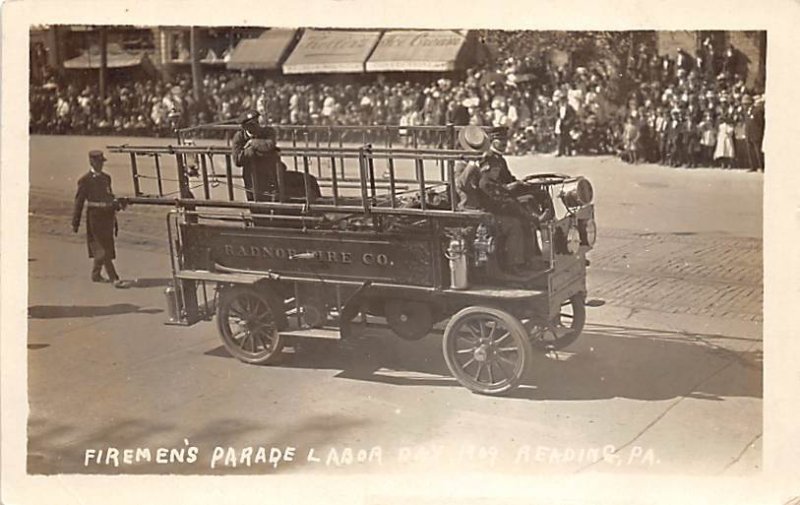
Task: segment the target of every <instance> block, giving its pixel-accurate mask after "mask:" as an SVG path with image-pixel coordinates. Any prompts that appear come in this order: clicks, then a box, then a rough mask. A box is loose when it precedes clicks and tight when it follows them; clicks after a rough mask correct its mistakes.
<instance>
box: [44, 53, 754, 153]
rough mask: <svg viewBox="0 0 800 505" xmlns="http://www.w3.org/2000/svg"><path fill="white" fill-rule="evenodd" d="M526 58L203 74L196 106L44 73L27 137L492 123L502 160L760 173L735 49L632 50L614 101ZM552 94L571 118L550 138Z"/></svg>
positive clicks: (573, 71)
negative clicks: (613, 158) (258, 121)
mask: <svg viewBox="0 0 800 505" xmlns="http://www.w3.org/2000/svg"><path fill="white" fill-rule="evenodd" d="M515 45H516V46H519V41H516V42H513V44H511V45H510V47H514V46H515ZM520 47H521V46H520ZM532 51H533V50H532V49H531V52H528V53H527V55H526V56H524V57H515V56H508V57H505V54H510V53H511V52H513V51H511V50H510V49H507V50H506V51H505V52H504V53H503V54H504V55H503V57H502V58H501V59H500V60H499V62H497V63H494V64H486V65H483V66H481V67H476V68H473V69H470V70H467V71H466V72H463V73H461V74H459V75H458V76H456V75H455V74H448V75H447V76H444V77H442V76H435V77H427V78H424V77H418V76H417V77H416V78H414V79H413V80H406V79H405V78H404V77H403V74H396V76H395V77H393V76H392V75H391V74H389V75H384V76H381V77H379V78H377V79H374V78H370V79H369V80H367V78H366V77H364V76H360V77H356V78H353V79H351V80H347V81H344V80H340V79H337V80H336V81H335V82H334V81H331V82H320V80H319V79H317V78H309V79H306V80H303V79H300V78H297V77H292V78H282V77H264V76H257V75H254V74H247V73H237V72H226V71H216V72H209V73H206V75H205V76H204V78H203V93H202V98H201V99H200V100H195V98H194V96H193V94H192V89H191V79H190V77H189V76H188V75H184V76H181V75H179V76H177V77H176V78H174V79H173V80H172V81H166V80H140V81H135V82H125V81H122V82H117V83H116V84H112V85H111V87H110V89H109V90H108V92H107V94H106V95H107V98H106V99H105V100H101V99H100V98H99V92H98V88H97V85H96V84H94V83H90V84H87V85H85V86H79V85H76V83H75V82H74V81H71V82H67V83H64V84H62V83H60V82H59V81H58V80H57V78H56V77H53V76H45V77H44V78H43V79H42V81H41V82H40V83H32V85H31V92H30V97H31V120H30V127H31V131H32V132H34V133H54V134H67V133H69V134H131V135H156V136H168V135H171V134H172V133H171V132H172V129H173V128H174V127H175V126H176V125H190V124H198V123H208V122H215V121H224V120H230V119H232V118H236V117H239V116H240V115H242V114H243V113H244V112H245V111H248V110H252V109H255V110H258V111H259V112H260V113H261V114H262V116H263V117H264V118H267V119H268V121H269V122H270V123H273V124H280V125H293V124H294V125H297V124H314V125H331V126H332V125H361V126H364V125H399V126H401V127H402V126H414V125H431V126H432V125H445V124H454V125H466V124H474V125H482V126H495V127H500V126H502V127H506V128H508V132H509V140H510V142H509V150H510V152H511V153H512V154H526V153H532V152H552V151H553V150H554V149H555V148H556V145H557V144H558V142H559V138H557V137H559V136H565V139H561V140H562V141H564V140H566V142H567V144H568V149H566V154H575V153H580V154H602V153H605V154H608V153H614V154H618V155H620V156H621V157H623V159H625V160H626V161H629V162H633V163H636V162H639V161H647V162H661V163H665V164H670V165H673V166H679V165H686V166H697V165H704V166H707V165H712V164H718V165H720V166H726V167H727V166H739V167H745V166H746V167H752V168H756V167H761V166H763V165H762V164H761V161H760V160H761V159H762V158H760V142H761V137H762V136H763V107H761V106H762V105H763V95H760V96H758V95H756V94H754V93H753V90H749V89H747V87H746V86H745V84H744V82H745V76H746V70H747V65H746V62H742V55H741V54H740V53H738V52H737V51H736V50H735V48H733V47H729V48H727V49H726V50H725V51H724V52H722V54H719V55H717V54H716V53H715V48H714V47H713V46H712V45H711V44H710V43H704V44H703V46H702V48H701V49H700V50H699V51H698V53H697V54H696V55H694V56H690V55H689V54H687V53H685V52H684V51H678V53H677V54H676V55H675V56H673V57H667V56H660V55H658V54H657V53H656V52H655V51H654V50H653V49H652V48H648V47H647V46H642V47H640V48H638V50H637V51H632V52H631V55H630V57H629V59H628V61H627V65H625V66H624V68H622V69H621V71H622V72H621V74H622V78H623V79H622V82H625V83H627V88H626V90H627V93H626V96H627V100H626V101H625V100H623V101H622V102H623V103H618V102H619V99H618V98H615V95H616V96H617V97H618V96H619V94H618V93H611V92H610V91H609V85H610V81H611V79H610V75H609V74H610V72H609V70H608V67H607V66H606V65H604V64H603V62H599V61H598V62H597V64H596V65H593V66H589V65H587V66H578V67H574V68H573V67H570V66H568V65H564V66H556V65H554V64H552V63H551V60H550V58H547V57H546V52H540V53H534V52H532ZM398 76H399V77H398ZM616 77H618V76H616ZM618 82H619V81H618ZM618 82H617V83H616V84H615V85H618ZM559 96H563V97H566V103H567V104H568V105H569V107H571V108H572V109H574V112H575V113H576V114H575V116H576V117H577V118H578V121H576V122H575V123H574V125H573V126H572V127H571V128H570V129H569V131H563V132H559V133H556V132H557V131H558V129H559V128H558V127H557V123H558V117H559V107H560V105H559V100H558V97H559ZM624 96H625V95H624ZM406 139H407V140H406V141H407V142H408V141H410V137H406ZM422 140H424V139H422ZM748 146H749V147H748Z"/></svg>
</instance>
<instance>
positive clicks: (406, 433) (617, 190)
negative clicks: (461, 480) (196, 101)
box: [28, 136, 763, 475]
mask: <svg viewBox="0 0 800 505" xmlns="http://www.w3.org/2000/svg"><path fill="white" fill-rule="evenodd" d="M112 142H113V143H121V142H122V139H102V138H95V139H85V138H69V137H60V138H59V137H36V136H34V137H32V141H31V143H32V146H31V171H30V176H31V193H30V211H31V220H30V233H31V236H30V250H29V267H30V291H29V306H30V308H29V336H28V346H29V396H30V407H31V415H30V420H29V454H28V469H29V471H30V472H33V473H59V472H88V473H154V472H155V473H211V474H217V473H228V472H236V473H259V474H261V473H297V472H329V473H334V474H336V473H353V472H358V473H374V472H386V471H430V470H435V471H437V472H443V473H448V472H459V471H463V470H465V469H481V468H489V469H491V470H492V471H496V472H502V473H533V472H535V473H537V474H542V473H563V472H567V473H576V472H591V471H603V472H620V471H624V472H645V473H670V474H671V473H687V474H700V475H746V474H751V473H753V472H755V471H758V469H759V468H760V464H761V463H760V459H761V442H760V441H761V432H762V428H761V426H762V377H763V369H762V361H761V358H762V356H761V351H762V342H761V336H762V334H761V323H762V319H763V317H762V309H761V306H762V300H763V296H762V247H761V221H762V212H761V205H762V197H761V187H762V176H761V175H760V174H753V173H747V172H741V171H722V170H709V169H694V170H688V169H671V168H667V167H658V166H652V165H642V166H631V165H626V164H622V163H620V162H618V161H617V160H614V159H612V158H608V157H604V158H574V159H570V158H568V159H555V158H552V157H545V156H541V157H533V158H514V159H510V160H509V163H510V165H511V168H512V171H514V172H515V173H517V174H518V175H524V174H526V173H529V172H534V171H548V172H564V173H570V174H582V175H585V176H587V177H588V178H589V179H590V180H591V181H592V183H593V185H594V187H595V194H596V199H597V218H598V226H599V238H598V243H597V247H596V249H595V250H594V251H593V252H592V253H591V255H590V259H591V262H592V264H591V267H590V277H589V287H590V298H596V299H601V300H603V301H605V305H603V306H602V307H596V308H590V309H588V311H589V312H588V323H587V327H586V330H585V331H584V334H583V335H582V336H581V338H580V339H579V340H578V342H577V343H576V344H575V345H573V346H572V347H570V348H569V349H567V350H566V351H563V352H559V353H557V355H550V356H540V357H538V358H537V360H536V362H535V365H534V366H533V367H532V368H533V370H532V372H531V374H530V377H528V380H527V381H526V384H525V385H524V386H523V387H521V388H520V389H519V390H517V391H515V392H514V393H513V394H512V395H510V396H509V397H507V398H490V397H482V396H478V395H474V394H471V393H470V392H469V391H467V390H466V389H464V388H462V387H460V386H459V385H458V384H457V383H456V382H455V380H454V379H452V378H451V377H450V376H449V373H448V372H447V369H446V366H445V364H444V359H443V358H442V354H441V344H440V338H439V337H437V336H436V335H430V336H428V337H427V338H425V339H424V340H422V341H420V342H416V343H410V342H405V341H402V340H400V339H398V338H396V337H393V336H392V335H390V334H376V335H374V337H373V338H371V339H369V340H367V341H365V342H363V343H362V345H359V346H356V347H342V346H338V347H337V346H334V347H318V348H316V349H307V350H304V351H303V352H298V353H296V354H288V355H287V356H286V359H285V362H284V363H283V364H282V365H280V366H274V367H260V366H247V365H244V364H242V363H239V362H238V361H237V360H235V359H233V358H231V357H230V356H228V355H227V353H226V352H225V350H224V349H223V348H222V347H221V342H220V340H219V338H218V337H217V334H216V327H215V325H214V323H201V324H198V325H196V326H194V327H191V328H179V327H172V326H164V325H163V322H164V320H165V319H166V316H165V312H164V297H163V290H164V287H165V286H166V283H167V281H168V280H167V277H168V272H169V264H168V261H167V255H166V249H165V247H164V241H165V226H164V218H163V213H164V211H163V209H162V210H159V209H148V208H145V207H133V208H130V209H128V210H127V211H125V212H123V213H122V214H121V215H120V224H121V233H120V237H119V251H118V252H119V261H118V265H119V268H120V270H121V272H122V274H123V275H124V276H125V277H127V278H130V279H133V280H134V287H133V288H132V289H130V290H126V291H121V290H114V289H113V288H111V287H110V286H105V285H93V284H91V283H90V282H88V280H87V279H88V267H89V261H88V260H87V259H86V257H85V244H84V242H83V236H82V235H73V234H72V233H71V232H70V230H69V216H68V213H69V208H70V206H71V201H70V200H71V197H72V192H73V190H74V184H75V180H76V179H77V177H78V176H79V175H80V174H81V173H82V171H83V170H84V167H85V163H84V158H85V153H86V151H87V149H89V147H90V146H103V145H106V144H108V143H112ZM139 142H140V143H142V140H139ZM147 142H155V141H152V140H149V139H148V141H147ZM108 171H109V173H111V175H112V176H113V177H114V185H115V190H116V192H117V194H118V195H124V194H130V193H131V189H130V182H129V175H128V173H127V159H126V157H124V156H119V155H116V156H114V155H112V156H111V161H110V162H109V164H108ZM187 444H188V445H187ZM189 446H194V447H198V449H199V454H198V458H197V461H196V462H187V461H184V462H183V463H182V464H180V463H177V462H175V461H173V463H172V464H170V463H169V462H167V463H164V464H161V463H158V462H156V451H157V449H158V448H168V449H175V450H176V451H175V454H173V455H170V456H169V457H172V458H173V459H177V458H178V452H179V451H177V450H181V449H184V448H187V447H189ZM215 447H219V449H217V450H215ZM248 447H252V448H253V449H252V451H253V452H252V453H251V455H250V456H249V457H248V456H247V454H248V453H247V448H248ZM260 447H264V448H266V449H265V451H266V454H267V456H270V455H272V456H273V457H275V458H277V454H278V453H280V455H281V458H282V459H281V461H280V462H277V463H275V464H270V463H268V462H267V463H265V462H262V461H259V460H257V458H256V454H257V453H258V448H260ZM288 447H292V448H294V453H295V455H294V456H291V457H290V456H287V448H288ZM108 448H115V449H119V450H122V449H126V448H128V449H136V448H141V449H143V448H147V449H149V450H150V451H152V458H150V459H151V461H150V462H147V461H146V460H144V456H143V454H144V453H142V454H141V455H142V460H141V461H140V462H139V463H138V464H127V463H123V462H122V461H121V460H122V456H120V463H123V464H121V465H120V466H119V467H117V466H115V465H114V464H113V458H112V460H111V462H107V461H106V460H104V459H103V458H104V457H105V456H106V455H107V452H106V453H104V454H101V455H100V456H99V460H100V461H101V463H97V462H96V461H97V460H91V461H90V462H89V463H88V465H87V464H85V457H86V456H87V452H86V450H87V449H90V450H95V451H97V450H103V451H107V449H108ZM227 448H231V449H232V450H231V451H226V449H227ZM312 450H313V451H314V452H313V453H312V454H309V451H312ZM348 450H351V451H353V452H352V453H350V452H348ZM288 452H291V451H288ZM88 454H89V455H90V456H92V457H95V456H97V453H96V452H95V453H92V452H89V453H88ZM182 454H183V456H181V457H182V458H185V456H186V454H185V453H182ZM348 455H349V456H348ZM90 459H91V458H90ZM134 459H136V458H134ZM267 459H269V458H267ZM288 459H291V461H288ZM317 459H319V461H317ZM92 461H94V462H92ZM246 461H248V462H249V463H250V464H249V465H248V464H246V463H245V462H246ZM212 462H213V465H214V466H213V468H212ZM234 462H235V463H236V466H235V467H234V466H233V464H234Z"/></svg>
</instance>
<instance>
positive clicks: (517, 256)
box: [496, 215, 525, 268]
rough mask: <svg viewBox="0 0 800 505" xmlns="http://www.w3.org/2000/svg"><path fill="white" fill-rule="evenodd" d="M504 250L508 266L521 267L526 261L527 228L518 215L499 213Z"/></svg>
mask: <svg viewBox="0 0 800 505" xmlns="http://www.w3.org/2000/svg"><path fill="white" fill-rule="evenodd" d="M496 219H497V224H498V227H499V229H500V238H501V240H502V251H503V253H504V254H503V259H504V261H505V266H506V267H507V268H509V267H510V268H514V267H520V266H522V265H523V264H524V263H525V228H524V226H523V223H522V220H521V219H519V218H518V217H516V216H509V215H498V216H496Z"/></svg>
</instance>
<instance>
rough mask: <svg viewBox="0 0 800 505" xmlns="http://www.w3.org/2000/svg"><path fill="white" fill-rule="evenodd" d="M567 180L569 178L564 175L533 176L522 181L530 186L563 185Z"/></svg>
mask: <svg viewBox="0 0 800 505" xmlns="http://www.w3.org/2000/svg"><path fill="white" fill-rule="evenodd" d="M567 179H569V176H568V175H563V174H531V175H528V176H525V177H524V178H523V179H522V180H523V181H525V182H527V183H530V184H561V183H562V182H564V181H565V180H567Z"/></svg>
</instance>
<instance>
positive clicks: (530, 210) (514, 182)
mask: <svg viewBox="0 0 800 505" xmlns="http://www.w3.org/2000/svg"><path fill="white" fill-rule="evenodd" d="M505 151H506V141H505V140H503V139H502V138H495V139H494V140H492V141H491V143H490V145H489V150H488V151H487V152H486V154H485V155H484V158H483V162H482V165H486V166H489V167H491V168H492V169H493V170H496V173H497V183H498V184H500V185H502V187H503V188H504V189H505V190H506V192H507V194H508V195H509V196H511V197H512V198H514V199H516V201H517V202H519V204H520V206H521V207H522V209H521V211H522V214H524V216H525V219H526V220H528V221H530V223H531V226H525V227H523V229H524V230H525V243H526V244H531V248H532V251H531V252H533V254H536V255H538V254H541V250H540V249H539V244H538V242H537V241H536V240H534V238H535V237H534V236H533V233H535V231H533V230H538V229H539V226H540V225H541V223H542V221H546V220H548V219H550V218H551V217H552V215H553V209H552V208H551V205H550V204H549V203H548V202H549V195H548V194H547V192H546V190H544V189H542V188H540V187H537V186H532V185H529V184H525V182H523V181H520V180H518V179H517V178H516V177H514V175H513V174H512V173H511V171H510V170H509V169H508V163H506V160H505V158H504V157H503V155H504V154H505Z"/></svg>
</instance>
